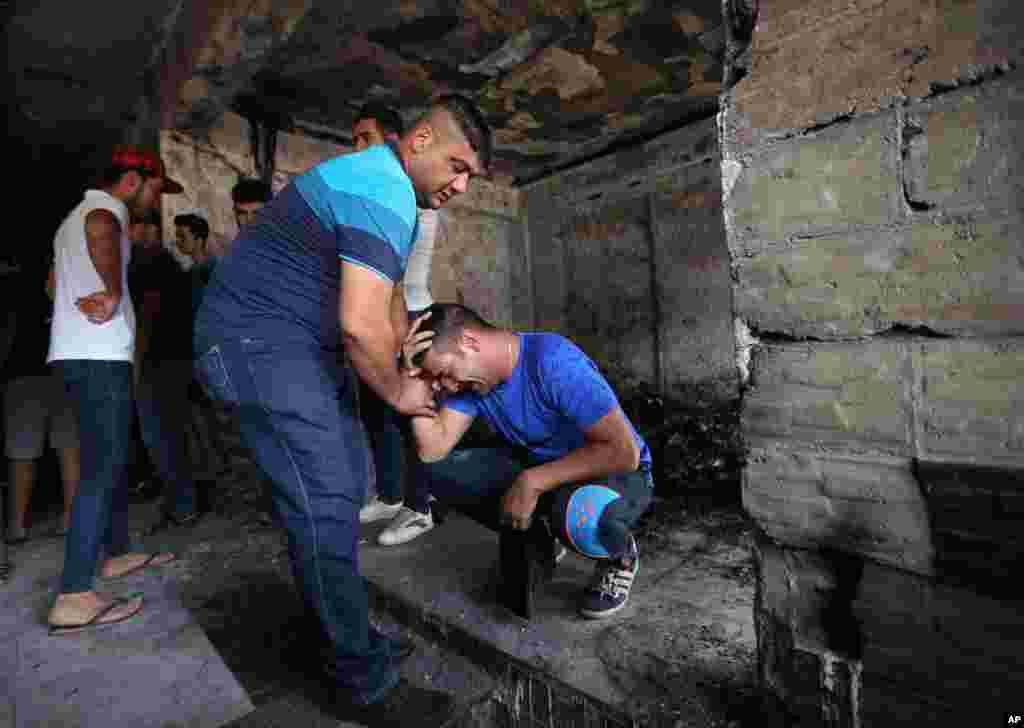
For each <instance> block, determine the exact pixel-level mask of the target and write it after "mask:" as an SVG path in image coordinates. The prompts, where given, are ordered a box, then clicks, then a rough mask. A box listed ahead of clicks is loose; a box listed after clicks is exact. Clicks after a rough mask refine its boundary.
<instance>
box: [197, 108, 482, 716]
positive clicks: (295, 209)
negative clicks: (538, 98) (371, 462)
mask: <svg viewBox="0 0 1024 728" xmlns="http://www.w3.org/2000/svg"><path fill="white" fill-rule="evenodd" d="M490 155H491V138H490V131H489V129H488V128H487V124H486V121H485V120H484V118H483V116H482V115H481V114H480V111H479V110H478V109H477V108H476V107H475V106H474V105H473V103H472V102H470V101H468V100H467V99H465V98H463V97H460V96H443V97H441V98H439V99H438V100H437V101H436V102H435V103H434V104H433V105H432V106H431V108H430V109H429V110H428V111H427V113H426V114H424V116H423V117H421V118H420V119H419V120H418V121H416V123H414V124H413V125H412V126H411V127H410V129H409V130H408V131H407V132H406V133H405V134H403V135H402V137H401V138H400V139H399V141H398V142H397V143H394V144H388V145H378V146H373V147H370V148H369V149H367V150H365V151H363V152H359V153H357V154H348V155H343V156H340V157H336V158H334V159H331V160H329V161H327V162H324V163H322V164H319V165H317V166H315V167H313V168H312V169H311V170H309V171H308V172H306V173H305V174H303V175H301V176H299V177H297V178H295V179H294V180H293V181H292V183H291V184H290V185H288V186H287V187H286V188H285V189H284V190H282V191H281V192H280V193H279V194H278V195H277V197H275V198H274V199H273V200H272V201H271V202H270V203H269V204H267V205H266V206H265V207H263V208H262V209H260V210H259V211H258V212H257V213H256V216H255V219H254V220H253V221H252V222H251V223H250V224H249V225H247V226H246V227H244V228H243V229H242V230H241V232H240V233H239V237H238V238H237V239H236V240H235V242H234V244H233V246H232V249H231V252H230V253H229V254H228V255H227V256H226V257H225V258H224V259H222V260H221V262H220V263H219V264H218V266H217V268H216V270H215V272H214V274H213V277H212V278H211V280H210V283H209V285H208V287H207V290H206V293H205V296H204V298H203V303H202V306H201V308H200V310H199V313H198V315H197V319H196V325H195V343H196V355H197V361H196V368H197V374H198V376H199V378H200V381H202V382H203V383H204V385H205V386H206V388H207V390H208V391H209V393H210V394H211V395H212V396H215V397H217V398H219V399H221V400H224V401H226V402H228V403H231V404H233V405H235V406H236V410H237V417H238V422H239V428H240V430H241V432H242V435H243V437H244V439H245V441H246V443H247V444H248V445H249V447H250V448H251V449H252V451H253V454H254V456H255V459H256V462H257V463H258V465H259V466H260V468H261V469H262V470H263V471H264V472H265V473H266V475H267V476H268V477H269V479H270V481H271V482H272V483H273V493H272V494H273V503H274V508H275V511H276V515H277V516H278V518H279V520H280V522H281V524H282V525H283V526H284V528H285V529H286V530H287V533H288V549H289V556H290V558H291V564H292V569H293V572H294V575H295V580H296V583H297V585H298V587H299V590H300V593H301V595H302V598H303V601H304V605H305V608H306V611H307V613H308V614H309V615H310V616H312V617H314V618H315V621H316V623H318V625H319V627H321V628H322V632H323V636H324V638H325V640H326V641H327V643H326V644H327V647H328V649H326V650H325V656H326V665H325V668H326V672H327V673H328V675H329V676H330V677H331V679H332V680H333V681H334V683H335V685H336V687H337V690H336V691H334V692H335V693H336V694H337V695H338V696H339V697H341V698H342V704H343V705H345V706H347V707H349V708H350V709H352V710H350V711H349V712H350V713H351V712H352V711H353V710H354V711H355V712H356V713H358V715H357V717H358V718H360V719H361V720H363V721H370V722H371V723H376V722H378V719H380V720H382V721H384V722H388V721H389V720H392V719H395V718H396V717H398V715H399V713H400V712H401V711H399V712H397V713H396V712H395V711H396V710H397V709H399V708H400V709H401V710H404V711H410V710H411V711H416V712H418V715H417V720H419V721H422V720H424V716H427V722H425V723H423V722H421V723H420V724H421V725H440V724H441V722H442V721H440V720H438V721H437V722H436V723H434V722H433V719H432V718H430V715H431V712H434V713H436V712H438V711H443V710H445V709H447V707H448V704H450V700H448V699H447V696H444V695H443V694H440V693H433V694H432V695H424V691H417V690H416V689H415V688H412V687H411V686H408V685H406V684H404V682H400V681H399V679H398V670H397V662H398V658H400V657H402V656H404V655H403V652H407V651H406V650H404V649H403V646H402V645H401V644H399V643H398V642H397V641H395V640H393V639H391V638H389V637H387V636H385V635H382V634H381V633H379V632H377V631H376V630H375V629H373V628H372V627H371V626H370V625H369V623H368V621H367V596H366V586H365V584H364V582H363V579H362V577H361V576H360V575H359V570H358V546H357V544H358V537H359V518H358V515H359V508H360V506H361V504H362V503H363V500H364V496H365V491H366V487H367V476H368V467H369V466H368V457H369V453H368V452H367V449H366V443H365V439H364V437H363V435H362V433H361V431H360V429H359V428H360V424H359V422H358V420H357V418H356V413H355V393H356V391H357V387H356V385H357V382H356V380H355V378H354V375H353V373H352V369H353V368H354V370H355V373H356V374H358V376H359V377H360V378H361V379H362V380H363V381H364V382H365V383H366V384H367V385H368V386H369V387H371V388H372V389H373V390H374V391H375V392H376V393H377V394H378V395H379V396H380V398H381V399H382V400H384V401H385V402H387V403H388V404H389V405H390V406H392V407H394V408H395V409H396V410H397V411H399V412H400V413H402V414H405V415H419V416H433V415H434V414H436V412H435V406H434V401H433V396H432V393H431V391H430V388H429V386H428V385H427V384H426V383H425V382H424V381H423V380H421V379H417V378H413V377H409V376H407V375H403V374H402V373H401V372H400V371H399V368H398V366H397V361H398V355H399V351H400V342H401V341H402V340H403V339H404V337H405V331H406V326H407V319H406V306H405V300H404V298H403V296H402V292H401V286H400V285H398V284H399V283H400V282H401V280H402V275H403V273H404V270H405V266H406V260H407V258H408V255H409V251H410V248H411V247H412V243H413V240H414V239H415V236H416V229H415V228H416V207H417V205H419V206H420V207H429V208H433V209H437V208H439V207H441V206H442V205H444V204H446V203H447V202H448V201H450V200H451V199H452V198H453V197H455V196H456V195H459V194H461V193H462V192H464V191H465V190H466V188H467V185H468V183H469V180H470V179H471V178H472V177H474V176H477V175H480V174H482V173H483V172H484V170H485V169H486V167H487V165H488V164H489V161H490ZM342 349H343V353H344V358H343V359H341V360H340V361H339V358H340V357H339V354H340V353H341V351H340V350H342ZM347 363H351V367H349V366H348V365H347ZM399 722H400V721H399Z"/></svg>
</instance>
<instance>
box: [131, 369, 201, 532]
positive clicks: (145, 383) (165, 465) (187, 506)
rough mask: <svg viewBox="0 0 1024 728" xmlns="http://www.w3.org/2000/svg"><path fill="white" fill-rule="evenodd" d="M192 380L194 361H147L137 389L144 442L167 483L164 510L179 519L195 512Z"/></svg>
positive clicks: (136, 395)
mask: <svg viewBox="0 0 1024 728" xmlns="http://www.w3.org/2000/svg"><path fill="white" fill-rule="evenodd" d="M191 383H192V362H191V361H188V360H183V361H161V362H146V363H144V364H143V365H142V372H141V374H140V376H139V383H138V386H137V387H136V390H135V407H136V409H137V410H138V413H139V427H140V429H141V430H142V441H143V442H144V443H145V444H146V450H148V451H149V457H150V458H151V459H152V461H153V464H154V465H155V466H156V469H157V472H158V473H159V474H160V478H161V479H162V480H163V482H164V510H165V511H166V512H167V513H169V514H170V515H171V516H173V517H174V518H178V519H181V518H187V517H188V516H191V515H192V514H193V513H195V511H196V484H195V481H194V480H193V479H192V468H191V463H190V462H189V458H188V451H187V449H186V445H185V432H186V429H187V427H188V426H189V422H190V417H191V409H190V407H191V402H190V400H189V385H190V384H191Z"/></svg>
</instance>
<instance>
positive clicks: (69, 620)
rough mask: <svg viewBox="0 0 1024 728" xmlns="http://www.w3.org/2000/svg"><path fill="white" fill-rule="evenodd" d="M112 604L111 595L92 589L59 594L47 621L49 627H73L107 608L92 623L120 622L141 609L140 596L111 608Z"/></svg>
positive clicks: (82, 623)
mask: <svg viewBox="0 0 1024 728" xmlns="http://www.w3.org/2000/svg"><path fill="white" fill-rule="evenodd" d="M112 604H114V599H113V598H112V597H109V596H107V595H105V594H98V593H96V592H94V591H88V592H75V593H73V594H59V595H58V596H57V601H56V602H54V605H53V608H52V609H50V615H49V617H48V618H47V621H48V622H49V624H50V626H51V627H74V626H77V625H84V624H86V623H87V622H90V621H91V620H93V619H96V615H98V614H100V613H102V612H103V610H108V611H107V612H106V613H104V614H103V615H102V616H101V617H100V618H99V619H98V620H97V621H96V622H95V623H94V624H96V625H101V624H108V623H111V622H122V621H124V620H125V619H128V618H129V617H131V616H132V615H134V614H135V613H136V612H138V611H139V610H140V609H142V597H136V598H134V599H128V600H124V601H123V602H122V603H120V604H117V606H114V607H113V608H111V605H112Z"/></svg>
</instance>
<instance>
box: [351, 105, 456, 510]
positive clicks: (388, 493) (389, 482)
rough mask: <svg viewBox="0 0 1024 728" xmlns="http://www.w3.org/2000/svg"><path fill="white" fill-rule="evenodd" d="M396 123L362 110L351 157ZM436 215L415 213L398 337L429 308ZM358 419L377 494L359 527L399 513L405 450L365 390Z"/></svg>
mask: <svg viewBox="0 0 1024 728" xmlns="http://www.w3.org/2000/svg"><path fill="white" fill-rule="evenodd" d="M402 126H403V125H402V118H401V117H400V116H399V115H398V113H397V112H396V111H395V110H394V109H391V108H390V107H387V106H382V105H379V104H367V105H366V106H365V107H363V109H362V110H361V111H360V112H359V115H358V116H356V120H355V123H354V124H353V125H352V143H353V145H354V146H355V149H356V151H357V152H361V151H363V150H364V149H366V148H367V147H371V146H373V145H375V144H387V143H388V142H389V141H395V140H397V139H398V137H399V136H401V134H402ZM440 219H441V212H440V210H430V209H423V208H419V209H417V211H416V240H415V241H414V242H413V247H412V251H411V252H410V253H409V263H408V265H407V267H406V269H405V276H404V277H403V278H402V285H401V286H400V287H397V288H396V289H395V290H396V292H397V293H399V294H400V295H396V296H394V297H393V299H392V311H391V318H392V325H393V326H394V327H395V330H396V331H398V332H400V333H402V334H403V336H404V332H405V331H406V329H407V328H408V323H409V322H410V321H413V320H415V318H416V317H417V316H419V314H421V313H422V312H423V311H425V310H426V309H427V308H429V307H430V304H432V303H433V302H434V299H433V297H432V296H431V295H430V268H431V264H432V261H433V257H434V243H435V240H436V239H437V236H438V232H439V231H440V228H441V224H440ZM360 413H361V414H362V417H363V421H364V422H365V423H366V426H367V429H368V430H369V434H370V441H371V443H372V445H373V448H372V449H373V465H374V470H375V472H376V483H377V489H376V490H377V492H376V493H374V494H373V495H372V496H371V497H370V500H369V502H368V503H367V504H366V505H365V506H363V508H362V509H361V510H360V511H359V521H360V523H373V522H374V521H381V520H385V519H386V520H391V519H393V518H395V517H396V516H398V515H400V514H402V513H404V512H403V510H402V505H403V503H404V498H403V490H404V488H403V487H402V472H403V468H402V461H403V459H404V458H403V456H404V452H405V446H404V444H403V441H402V429H401V419H400V418H399V416H398V413H396V412H395V411H394V410H393V409H392V408H391V407H389V406H388V405H387V403H385V402H382V401H381V400H380V398H379V397H377V396H376V395H375V394H374V393H373V392H372V391H371V390H370V388H369V387H367V386H363V387H362V388H361V389H360Z"/></svg>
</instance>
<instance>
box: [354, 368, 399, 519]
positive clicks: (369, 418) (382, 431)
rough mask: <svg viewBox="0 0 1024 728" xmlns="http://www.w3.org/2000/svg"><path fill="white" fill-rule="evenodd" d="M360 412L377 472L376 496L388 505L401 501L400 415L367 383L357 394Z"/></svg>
mask: <svg viewBox="0 0 1024 728" xmlns="http://www.w3.org/2000/svg"><path fill="white" fill-rule="evenodd" d="M359 412H360V414H361V415H362V417H363V422H364V423H366V429H367V434H368V435H369V436H370V446H371V449H372V450H373V465H374V469H375V471H376V473H377V495H378V496H380V498H381V499H382V500H384V501H385V502H387V503H397V502H399V501H400V500H402V461H403V460H404V456H405V443H404V441H403V439H402V416H401V415H400V414H398V412H396V411H395V410H394V408H393V407H392V406H391V405H390V404H388V403H387V402H385V401H384V400H382V399H381V398H380V397H378V396H377V393H376V392H374V391H373V390H372V389H370V388H369V387H368V386H366V384H362V385H361V387H360V391H359Z"/></svg>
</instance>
